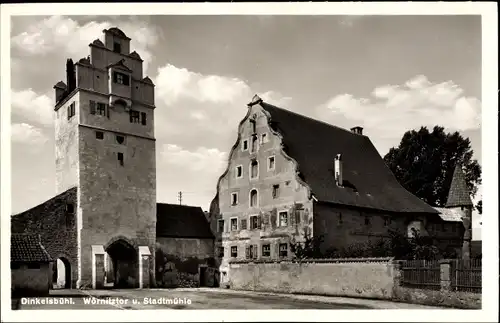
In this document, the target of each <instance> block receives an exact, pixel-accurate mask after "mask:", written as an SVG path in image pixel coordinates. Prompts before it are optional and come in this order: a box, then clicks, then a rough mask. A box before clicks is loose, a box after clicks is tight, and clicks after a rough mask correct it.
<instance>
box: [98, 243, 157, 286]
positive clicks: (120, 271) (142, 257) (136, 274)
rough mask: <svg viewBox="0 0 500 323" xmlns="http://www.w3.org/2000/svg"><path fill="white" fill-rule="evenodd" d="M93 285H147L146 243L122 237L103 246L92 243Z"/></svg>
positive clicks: (148, 261) (147, 253)
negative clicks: (140, 243)
mask: <svg viewBox="0 0 500 323" xmlns="http://www.w3.org/2000/svg"><path fill="white" fill-rule="evenodd" d="M92 249H93V250H92V253H93V263H92V265H93V270H92V276H93V279H92V283H93V287H94V288H103V287H113V288H143V287H147V286H149V281H150V277H149V271H150V270H149V269H150V257H151V253H150V250H149V248H148V247H147V246H137V244H136V243H135V242H134V241H132V240H130V239H128V238H126V237H124V236H118V237H114V238H112V239H111V240H110V241H109V242H108V243H107V244H105V245H103V246H99V245H94V246H92Z"/></svg>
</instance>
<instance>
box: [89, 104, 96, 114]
mask: <svg viewBox="0 0 500 323" xmlns="http://www.w3.org/2000/svg"><path fill="white" fill-rule="evenodd" d="M90 114H95V101H90Z"/></svg>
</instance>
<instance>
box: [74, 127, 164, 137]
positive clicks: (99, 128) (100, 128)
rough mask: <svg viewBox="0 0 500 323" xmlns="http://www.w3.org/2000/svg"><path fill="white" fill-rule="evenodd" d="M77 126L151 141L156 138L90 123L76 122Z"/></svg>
mask: <svg viewBox="0 0 500 323" xmlns="http://www.w3.org/2000/svg"><path fill="white" fill-rule="evenodd" d="M78 126H80V127H84V128H89V129H95V130H100V131H106V132H113V133H116V134H120V135H126V136H130V137H137V138H141V139H147V140H151V141H156V138H152V137H148V136H142V135H138V134H134V133H130V132H123V131H118V130H112V129H109V128H103V127H96V126H91V125H88V124H83V123H80V124H78Z"/></svg>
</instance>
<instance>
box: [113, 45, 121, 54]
mask: <svg viewBox="0 0 500 323" xmlns="http://www.w3.org/2000/svg"><path fill="white" fill-rule="evenodd" d="M113 52H115V53H121V52H122V45H121V44H120V43H118V42H114V43H113Z"/></svg>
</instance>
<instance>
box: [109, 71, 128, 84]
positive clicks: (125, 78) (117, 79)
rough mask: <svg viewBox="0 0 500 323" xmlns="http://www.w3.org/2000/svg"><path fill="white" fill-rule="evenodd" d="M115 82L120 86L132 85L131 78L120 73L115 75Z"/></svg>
mask: <svg viewBox="0 0 500 323" xmlns="http://www.w3.org/2000/svg"><path fill="white" fill-rule="evenodd" d="M113 81H114V82H115V83H118V84H122V85H130V82H129V81H130V79H129V76H128V75H126V74H123V73H119V72H114V73H113Z"/></svg>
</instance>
